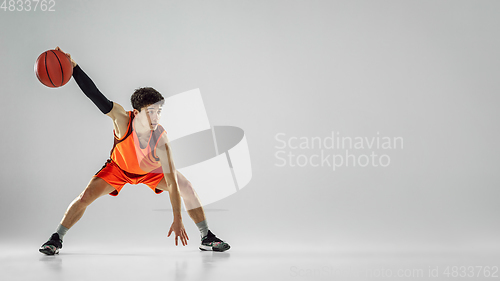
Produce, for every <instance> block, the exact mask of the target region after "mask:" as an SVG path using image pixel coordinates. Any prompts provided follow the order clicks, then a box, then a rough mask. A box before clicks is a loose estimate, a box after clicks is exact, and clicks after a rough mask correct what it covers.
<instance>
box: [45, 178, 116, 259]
mask: <svg viewBox="0 0 500 281" xmlns="http://www.w3.org/2000/svg"><path fill="white" fill-rule="evenodd" d="M114 190H115V188H114V187H112V186H111V185H109V184H108V183H107V182H106V181H104V180H103V179H101V178H98V177H93V178H92V179H91V180H90V182H89V184H88V185H87V187H86V188H85V190H84V191H83V192H82V193H81V194H80V195H78V197H76V198H75V200H73V201H72V202H71V203H70V205H69V207H68V209H67V210H66V213H65V214H64V216H63V219H62V220H61V223H60V224H59V226H58V228H57V232H55V233H53V234H52V236H51V237H50V239H49V240H48V241H47V242H45V243H44V244H43V245H42V246H41V247H40V249H39V251H40V252H41V253H44V254H47V255H54V254H57V253H59V249H61V248H62V239H63V236H64V233H66V231H68V229H70V228H71V227H72V226H73V225H74V224H75V223H76V222H78V221H79V220H80V218H82V216H83V214H84V213H85V210H86V209H87V207H88V206H89V205H90V204H91V203H92V202H94V201H95V200H96V199H97V198H99V197H101V196H103V195H106V194H109V193H111V192H113V191H114Z"/></svg>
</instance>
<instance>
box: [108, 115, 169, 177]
mask: <svg viewBox="0 0 500 281" xmlns="http://www.w3.org/2000/svg"><path fill="white" fill-rule="evenodd" d="M128 114H129V117H130V119H129V122H128V128H127V133H126V134H125V135H124V136H123V137H122V138H120V139H119V138H118V137H117V136H116V133H115V132H114V131H113V133H114V136H115V142H114V145H113V148H112V149H111V160H113V161H114V162H115V163H116V164H117V165H118V167H120V168H121V169H122V170H124V171H126V172H128V173H132V174H137V175H145V174H147V173H163V170H162V168H161V163H160V159H159V158H158V156H157V155H156V147H157V146H158V143H159V141H160V139H161V136H162V135H163V134H166V133H167V132H166V131H165V129H163V127H162V126H161V125H158V128H156V130H154V131H152V132H151V133H150V135H149V141H148V143H147V145H146V147H141V144H140V142H139V139H138V137H137V134H136V132H135V130H134V122H133V121H134V117H135V116H134V114H133V112H132V111H129V112H128Z"/></svg>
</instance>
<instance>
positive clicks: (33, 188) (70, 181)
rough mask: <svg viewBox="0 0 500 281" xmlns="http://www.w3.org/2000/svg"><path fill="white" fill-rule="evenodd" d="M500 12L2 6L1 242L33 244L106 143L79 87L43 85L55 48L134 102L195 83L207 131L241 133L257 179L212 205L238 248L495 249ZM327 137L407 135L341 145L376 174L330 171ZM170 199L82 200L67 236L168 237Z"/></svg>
mask: <svg viewBox="0 0 500 281" xmlns="http://www.w3.org/2000/svg"><path fill="white" fill-rule="evenodd" d="M499 12H500V3H499V2H498V1H277V0H273V1H143V2H139V1H83V0H80V1H56V6H55V11H54V12H42V11H36V12H34V11H32V12H16V11H13V12H9V11H8V10H7V11H4V10H0V26H1V28H0V54H1V56H0V73H1V76H0V77H1V78H0V79H1V86H0V87H1V91H0V95H1V100H2V102H1V104H2V109H3V119H2V122H0V124H1V127H0V129H1V132H2V145H1V146H0V155H1V159H2V163H3V164H2V166H1V169H0V177H1V179H2V184H1V187H0V223H1V225H2V227H1V228H0V235H1V236H2V237H12V236H15V237H16V238H17V239H24V240H26V241H34V242H36V243H40V244H41V243H42V242H44V241H45V239H46V238H47V237H48V236H49V235H50V233H52V231H53V230H54V229H55V228H56V226H57V224H58V222H59V220H60V219H61V217H62V215H63V213H64V211H65V209H66V207H67V206H68V204H69V203H70V202H71V200H73V199H74V198H75V197H76V196H77V195H78V194H79V193H80V192H81V191H82V190H83V188H84V187H85V186H86V184H87V182H88V181H89V180H90V177H91V176H92V175H93V174H94V173H95V172H97V171H98V170H99V169H100V167H101V166H102V165H103V164H104V162H105V160H106V159H107V157H108V156H109V151H110V149H111V147H112V144H113V140H112V124H111V122H110V120H109V118H107V117H106V116H103V115H102V114H101V113H100V112H99V110H98V109H97V108H96V107H95V106H94V105H93V104H92V103H91V102H90V101H89V100H88V99H87V98H86V97H85V96H84V95H83V94H82V93H81V91H80V90H79V88H78V87H77V85H76V83H75V82H74V81H70V82H69V83H68V84H67V85H65V86H64V87H62V88H59V89H49V88H47V87H45V86H43V85H41V83H39V82H38V81H37V79H36V76H35V74H34V73H33V65H34V62H35V60H36V58H37V57H38V55H39V54H40V53H42V52H43V51H45V50H47V49H52V48H55V47H56V46H60V47H61V48H62V49H63V50H64V51H66V52H69V53H71V54H72V56H73V58H74V59H75V60H76V61H77V62H78V63H79V64H80V66H81V67H82V69H84V70H85V71H86V73H87V74H88V75H89V76H90V77H91V78H92V79H93V81H94V82H95V83H96V85H97V86H98V87H99V89H100V90H101V91H102V92H103V93H104V94H105V95H106V96H107V97H108V98H109V99H110V100H113V101H115V102H118V103H120V104H122V105H123V106H124V107H125V108H126V109H128V110H130V109H131V106H130V102H129V97H130V95H131V94H132V92H133V90H134V89H135V88H138V87H142V86H152V87H155V88H157V89H158V90H159V91H160V92H162V93H163V94H164V95H165V96H166V97H167V96H171V95H175V94H177V93H181V92H184V91H188V90H191V89H195V88H200V91H201V94H202V96H203V101H204V103H205V108H206V110H207V114H208V116H209V118H210V122H211V124H213V125H230V126H237V127H240V128H242V129H243V130H244V131H245V134H246V136H247V140H248V146H249V149H250V156H251V160H252V172H253V177H252V180H251V182H250V183H249V184H248V185H247V186H246V187H245V188H244V189H243V190H241V191H240V192H238V193H236V194H234V195H232V196H230V197H227V198H225V199H223V200H221V201H219V202H216V203H214V204H211V205H209V206H206V208H207V215H208V219H209V222H210V224H211V225H212V227H214V229H216V230H217V233H220V235H221V236H224V237H225V238H226V239H228V240H230V241H233V244H234V243H236V245H241V246H248V244H249V243H265V244H268V245H271V244H272V245H281V246H282V245H290V244H291V243H293V244H294V245H303V246H304V247H319V248H323V249H324V248H325V247H327V248H328V247H330V248H331V249H332V250H335V249H387V248H394V249H402V248H412V249H413V248H415V249H427V248H428V249H441V248H446V249H471V248H473V249H475V248H495V247H498V237H499V236H500V235H499V234H500V226H499V222H498V213H499V211H500V207H499V206H500V205H499V204H498V198H499V195H500V191H499V189H498V177H499V176H498V169H499V164H498V159H499V156H500V153H499V148H498V143H499V141H500V134H499V130H498V120H499V111H498V105H499V101H500V100H499V97H498V92H499V88H500V85H499V83H498V75H499V65H500V64H499V59H500V55H499V53H498V50H499V47H500V41H499V35H498V34H499V30H498V27H499V26H500V18H499V17H498V14H499ZM332 132H333V133H334V134H339V135H340V136H345V137H348V138H352V139H354V138H356V137H360V138H361V139H368V140H369V139H370V138H373V137H377V136H379V137H380V138H382V137H389V138H395V137H400V138H401V139H402V140H403V143H404V145H403V146H402V147H399V148H394V149H392V148H391V149H380V148H379V149H368V150H366V149H365V150H355V151H354V150H350V152H351V153H357V155H359V154H367V155H369V154H370V153H372V152H375V153H377V154H378V155H381V154H386V155H388V157H390V165H387V167H380V166H379V167H374V166H373V165H368V166H366V167H360V166H359V165H358V166H356V167H353V166H346V165H343V166H340V167H338V168H337V169H335V171H334V170H333V168H332V167H331V166H328V164H324V165H319V164H318V163H321V162H318V161H319V160H318V158H312V157H311V156H313V155H321V148H319V147H312V145H311V146H310V145H306V144H304V143H303V142H304V141H305V140H308V139H311V138H312V137H319V138H320V139H321V140H325V139H327V138H328V137H329V136H331V135H332ZM279 140H282V141H285V142H286V145H285V146H286V147H284V148H282V147H283V142H282V141H279ZM288 141H290V142H288ZM301 143H302V148H293V147H296V146H299V144H301ZM290 146H291V147H290ZM323 150H324V151H323V153H326V154H329V155H333V154H335V155H337V154H338V155H341V154H346V153H349V151H347V152H346V149H333V150H332V149H325V148H323ZM280 151H284V152H283V153H290V152H292V153H294V154H295V155H303V156H300V159H299V158H296V159H295V161H296V160H298V161H306V162H299V164H301V166H303V167H300V166H298V165H297V162H293V161H294V160H292V161H289V160H288V158H287V160H286V161H285V160H282V159H280V158H278V156H280V155H281V156H282V155H284V154H279V153H282V152H280ZM318 157H319V156H318ZM313 160H314V162H313ZM284 162H286V163H284ZM325 163H326V162H325ZM292 165H294V166H295V167H292ZM169 204H170V203H169V200H168V197H167V196H166V195H161V196H157V195H154V194H153V193H152V192H151V191H150V190H149V189H148V188H147V187H145V186H127V187H125V189H124V190H123V191H122V193H121V194H120V196H119V197H117V198H112V197H109V196H107V197H105V198H101V199H99V200H98V201H96V202H95V203H94V205H92V206H91V207H89V209H88V211H87V213H86V214H85V216H84V218H83V219H82V220H81V221H80V222H79V223H78V224H77V225H76V226H75V227H74V229H72V230H71V231H70V232H69V233H68V235H67V237H66V239H72V241H80V242H81V243H84V242H85V241H87V240H89V239H99V238H100V237H102V235H103V233H104V234H105V235H106V237H109V238H110V240H111V238H112V237H116V235H117V233H119V235H120V237H124V238H125V239H128V238H130V239H133V238H134V237H137V235H138V234H143V233H144V229H147V231H148V233H147V235H148V237H151V239H156V238H161V239H163V237H164V235H166V233H167V231H168V227H169V226H170V222H171V214H170V213H169V212H168V209H169V208H171V207H170V205H169ZM161 209H163V210H161ZM184 218H185V221H186V222H185V225H186V226H187V227H188V230H189V233H191V235H192V236H193V237H194V236H195V233H196V230H195V228H194V225H192V223H191V222H188V221H189V217H188V216H187V214H185V215H184ZM14 234H15V235H14ZM85 239H87V240H85Z"/></svg>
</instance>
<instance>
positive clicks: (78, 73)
mask: <svg viewBox="0 0 500 281" xmlns="http://www.w3.org/2000/svg"><path fill="white" fill-rule="evenodd" d="M73 78H75V81H76V83H77V84H78V86H79V87H80V89H81V90H82V91H83V93H84V94H85V95H86V96H87V97H88V98H89V99H90V100H91V101H92V102H93V103H94V104H95V105H97V107H98V108H99V109H100V110H101V111H102V113H104V114H106V113H108V112H110V111H111V109H113V102H112V101H110V100H108V99H107V98H106V97H105V96H104V95H103V94H102V93H101V92H100V91H99V89H97V87H96V85H95V84H94V82H92V80H91V79H90V77H88V76H87V74H85V72H83V70H82V69H81V68H80V66H79V65H76V66H75V67H74V68H73Z"/></svg>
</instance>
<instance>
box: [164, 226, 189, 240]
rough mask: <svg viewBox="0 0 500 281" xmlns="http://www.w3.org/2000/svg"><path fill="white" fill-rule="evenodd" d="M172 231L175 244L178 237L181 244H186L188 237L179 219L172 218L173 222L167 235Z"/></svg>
mask: <svg viewBox="0 0 500 281" xmlns="http://www.w3.org/2000/svg"><path fill="white" fill-rule="evenodd" d="M172 232H174V233H175V246H177V245H178V239H179V238H180V239H181V243H182V246H186V245H187V240H189V237H188V235H187V233H186V230H185V229H184V224H182V221H181V220H174V222H173V223H172V225H171V226H170V230H169V231H168V235H167V237H170V234H172Z"/></svg>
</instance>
